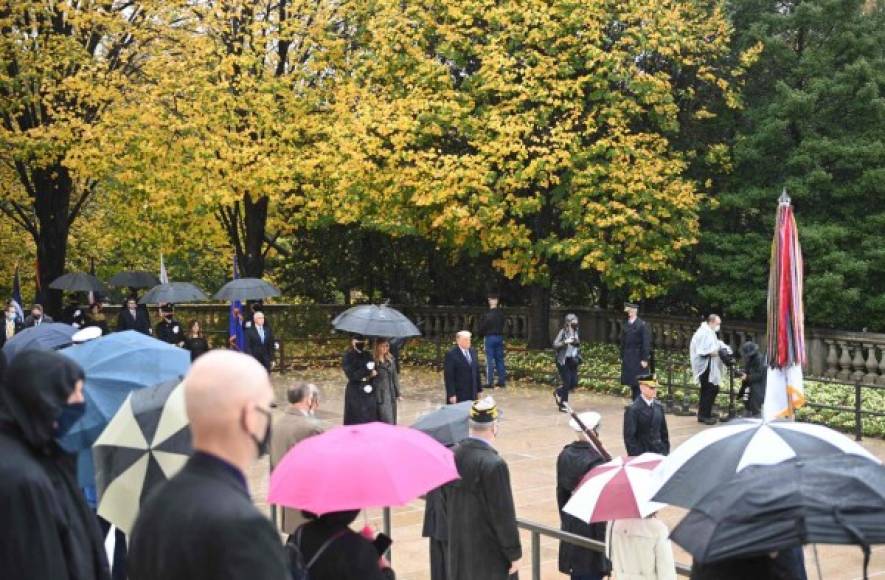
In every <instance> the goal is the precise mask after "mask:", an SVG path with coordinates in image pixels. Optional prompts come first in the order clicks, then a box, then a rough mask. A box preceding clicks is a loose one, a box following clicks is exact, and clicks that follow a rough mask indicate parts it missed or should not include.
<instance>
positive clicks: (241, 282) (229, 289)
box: [213, 278, 280, 302]
mask: <svg viewBox="0 0 885 580" xmlns="http://www.w3.org/2000/svg"><path fill="white" fill-rule="evenodd" d="M279 295H280V291H279V290H278V289H277V288H276V286H274V285H272V284H269V283H267V282H265V281H264V280H262V279H260V278H237V279H236V280H231V281H230V282H228V283H227V284H225V285H224V286H222V287H221V289H220V290H219V291H218V292H216V293H215V295H214V296H213V298H215V299H217V300H225V301H227V302H233V301H234V300H242V301H246V300H263V299H264V298H273V297H274V296H279Z"/></svg>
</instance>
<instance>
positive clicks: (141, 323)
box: [117, 296, 151, 335]
mask: <svg viewBox="0 0 885 580" xmlns="http://www.w3.org/2000/svg"><path fill="white" fill-rule="evenodd" d="M124 330H135V331H137V332H140V333H142V334H148V335H149V334H150V333H151V320H150V317H149V315H148V313H147V310H145V309H143V308H139V306H138V300H136V299H135V298H134V297H132V296H130V297H129V298H127V299H126V305H125V308H123V310H121V311H120V314H118V315H117V332H122V331H124Z"/></svg>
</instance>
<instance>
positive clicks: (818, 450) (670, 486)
mask: <svg viewBox="0 0 885 580" xmlns="http://www.w3.org/2000/svg"><path fill="white" fill-rule="evenodd" d="M844 453H848V454H851V455H857V456H859V457H862V458H864V459H865V460H868V461H872V462H876V463H878V462H879V460H878V459H876V458H875V457H874V456H873V455H872V454H871V453H870V452H869V451H867V450H866V449H864V448H863V447H861V446H860V445H858V444H857V443H855V442H854V441H852V440H851V439H849V438H848V437H846V436H845V435H843V434H841V433H837V432H836V431H833V430H832V429H828V428H827V427H824V426H822V425H812V424H810V423H794V422H792V421H775V422H770V423H769V422H763V421H758V420H755V421H754V420H746V421H739V422H734V423H729V424H728V425H726V426H724V427H716V428H713V429H708V430H706V431H702V432H701V433H698V434H697V435H695V436H694V437H692V438H690V439H689V440H688V441H686V442H685V443H683V444H682V445H680V446H679V447H677V448H676V450H675V451H673V453H671V454H670V455H668V456H667V457H666V458H664V460H663V461H662V462H661V464H660V465H659V466H658V467H657V469H655V471H654V474H653V488H654V498H653V499H654V500H655V501H660V502H664V503H668V504H672V505H678V506H682V507H685V508H691V507H693V506H694V505H695V504H696V503H697V502H698V501H700V500H701V498H702V497H704V496H705V495H707V494H708V493H709V492H710V491H712V490H713V489H714V488H716V487H718V486H720V485H723V484H725V483H727V482H729V481H731V480H732V479H733V478H734V475H735V473H738V472H740V471H742V470H743V469H744V468H746V467H749V466H751V465H775V464H777V463H781V462H783V461H788V460H790V459H793V458H800V459H811V458H814V457H821V456H832V455H834V454H844Z"/></svg>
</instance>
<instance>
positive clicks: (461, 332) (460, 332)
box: [455, 330, 473, 338]
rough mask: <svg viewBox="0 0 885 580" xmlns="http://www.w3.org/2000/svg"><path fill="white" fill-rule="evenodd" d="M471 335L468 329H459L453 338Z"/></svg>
mask: <svg viewBox="0 0 885 580" xmlns="http://www.w3.org/2000/svg"><path fill="white" fill-rule="evenodd" d="M471 336H473V335H472V334H471V333H470V331H469V330H459V331H458V332H456V333H455V338H470V337H471Z"/></svg>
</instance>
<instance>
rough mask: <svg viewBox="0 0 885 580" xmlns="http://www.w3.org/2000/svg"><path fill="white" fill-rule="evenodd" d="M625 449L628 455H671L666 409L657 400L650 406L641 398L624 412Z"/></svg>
mask: <svg viewBox="0 0 885 580" xmlns="http://www.w3.org/2000/svg"><path fill="white" fill-rule="evenodd" d="M624 447H626V448H627V455H630V456H632V457H635V456H637V455H642V454H643V453H660V454H661V455H668V454H669V453H670V435H669V433H668V432H667V418H666V417H665V416H664V407H663V405H661V404H660V403H659V402H658V401H657V400H654V401H652V404H651V405H649V404H648V403H646V402H645V399H643V398H642V397H639V398H638V399H636V400H635V401H633V404H632V405H630V406H629V407H627V410H626V411H624Z"/></svg>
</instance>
